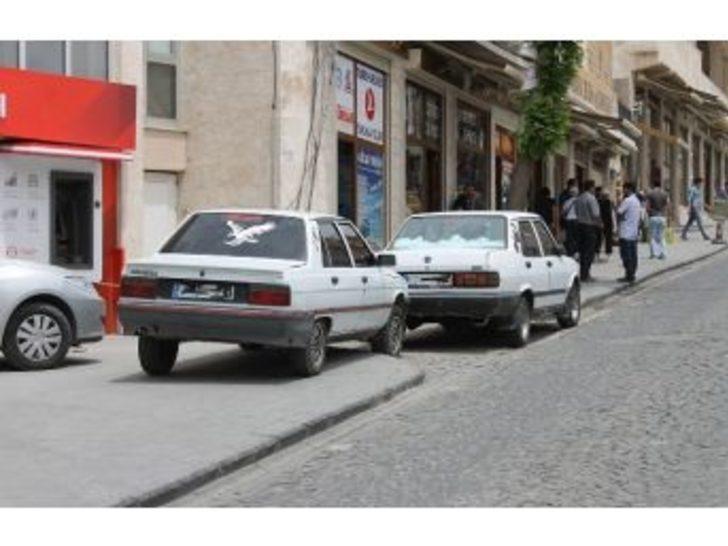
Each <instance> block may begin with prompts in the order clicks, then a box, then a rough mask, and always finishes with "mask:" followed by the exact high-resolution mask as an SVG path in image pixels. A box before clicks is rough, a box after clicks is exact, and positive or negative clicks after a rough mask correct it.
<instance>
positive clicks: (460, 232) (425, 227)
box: [391, 214, 506, 250]
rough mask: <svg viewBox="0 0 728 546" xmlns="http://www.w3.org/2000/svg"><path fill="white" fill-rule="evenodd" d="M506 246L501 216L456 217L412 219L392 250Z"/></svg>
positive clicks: (440, 216)
mask: <svg viewBox="0 0 728 546" xmlns="http://www.w3.org/2000/svg"><path fill="white" fill-rule="evenodd" d="M505 247H506V221H505V218H503V217H502V216H480V215H477V216H476V215H455V214H453V215H450V214H448V215H438V216H429V217H413V218H410V219H409V220H407V222H406V223H405V225H404V227H403V228H402V229H401V230H400V232H399V233H398V234H397V236H396V237H395V239H394V240H393V241H392V244H391V248H392V250H408V249H425V248H505Z"/></svg>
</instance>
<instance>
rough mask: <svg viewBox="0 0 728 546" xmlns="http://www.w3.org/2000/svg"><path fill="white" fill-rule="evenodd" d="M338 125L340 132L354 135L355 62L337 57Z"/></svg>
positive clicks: (340, 56) (335, 79)
mask: <svg viewBox="0 0 728 546" xmlns="http://www.w3.org/2000/svg"><path fill="white" fill-rule="evenodd" d="M334 88H335V90H336V125H337V128H338V130H339V131H340V132H342V133H346V134H347V135H353V134H354V61H352V60H351V59H347V58H346V57H344V56H342V55H337V56H336V60H335V62H334Z"/></svg>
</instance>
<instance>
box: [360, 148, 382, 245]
mask: <svg viewBox="0 0 728 546" xmlns="http://www.w3.org/2000/svg"><path fill="white" fill-rule="evenodd" d="M356 183H357V210H358V215H357V219H358V224H359V229H360V230H361V232H362V235H364V237H366V238H367V239H370V240H372V241H376V242H377V243H379V244H380V245H383V244H384V157H383V156H382V153H381V152H380V151H378V150H370V149H367V148H361V149H360V150H359V152H358V154H357V158H356Z"/></svg>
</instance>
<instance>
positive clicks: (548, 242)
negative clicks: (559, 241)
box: [533, 220, 558, 256]
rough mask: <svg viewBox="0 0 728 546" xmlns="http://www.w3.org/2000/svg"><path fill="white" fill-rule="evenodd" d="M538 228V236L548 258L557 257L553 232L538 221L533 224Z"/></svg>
mask: <svg viewBox="0 0 728 546" xmlns="http://www.w3.org/2000/svg"><path fill="white" fill-rule="evenodd" d="M533 225H534V227H535V228H536V234H537V235H538V239H539V241H541V248H543V253H544V254H545V255H546V256H555V255H557V254H558V252H557V251H556V248H557V247H556V241H555V240H554V238H553V236H552V235H551V231H550V230H549V228H547V227H546V224H544V223H543V222H541V221H540V220H539V221H536V222H534V223H533Z"/></svg>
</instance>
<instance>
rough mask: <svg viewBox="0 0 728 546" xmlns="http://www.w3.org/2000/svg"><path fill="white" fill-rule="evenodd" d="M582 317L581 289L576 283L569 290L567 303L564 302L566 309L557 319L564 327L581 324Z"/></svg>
mask: <svg viewBox="0 0 728 546" xmlns="http://www.w3.org/2000/svg"><path fill="white" fill-rule="evenodd" d="M580 318H581V290H580V289H579V285H578V284H575V285H574V286H572V287H571V290H569V295H568V296H566V303H565V304H564V310H563V311H562V312H561V313H559V314H558V315H556V320H557V321H558V322H559V326H561V327H562V328H573V327H574V326H576V325H577V324H579V319H580Z"/></svg>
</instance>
